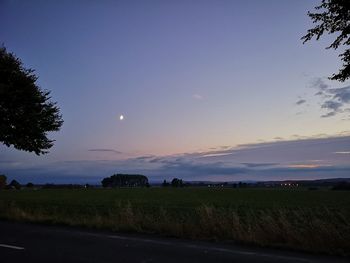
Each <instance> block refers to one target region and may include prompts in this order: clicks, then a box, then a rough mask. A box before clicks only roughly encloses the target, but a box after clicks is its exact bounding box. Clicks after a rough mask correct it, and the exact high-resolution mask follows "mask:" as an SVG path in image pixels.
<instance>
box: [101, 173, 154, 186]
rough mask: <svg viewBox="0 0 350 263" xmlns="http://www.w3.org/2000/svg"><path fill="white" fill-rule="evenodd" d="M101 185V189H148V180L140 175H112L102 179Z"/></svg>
mask: <svg viewBox="0 0 350 263" xmlns="http://www.w3.org/2000/svg"><path fill="white" fill-rule="evenodd" d="M101 183H102V186H103V187H136V186H146V187H149V183H148V178H147V177H146V176H144V175H140V174H114V175H112V176H110V177H106V178H104V179H103V180H102V181H101Z"/></svg>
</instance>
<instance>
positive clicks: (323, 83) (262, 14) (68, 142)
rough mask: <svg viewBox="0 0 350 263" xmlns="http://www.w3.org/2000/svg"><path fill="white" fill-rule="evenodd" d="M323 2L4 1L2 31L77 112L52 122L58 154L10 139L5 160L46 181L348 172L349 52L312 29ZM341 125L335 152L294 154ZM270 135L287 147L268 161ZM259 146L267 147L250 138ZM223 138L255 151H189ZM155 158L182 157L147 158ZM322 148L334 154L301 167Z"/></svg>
mask: <svg viewBox="0 0 350 263" xmlns="http://www.w3.org/2000/svg"><path fill="white" fill-rule="evenodd" d="M317 4H318V1H302V0H296V1H289V0H281V1H277V0H276V1H272V0H271V1H253V0H251V1H156V0H152V1H74V2H72V1H39V0H38V1H19V0H12V1H10V0H4V1H1V2H0V23H1V25H2V26H1V27H0V41H1V42H3V43H4V45H5V46H6V47H7V49H8V50H9V51H11V52H14V53H15V54H16V55H17V56H18V57H20V58H21V59H22V61H23V63H24V65H25V66H26V67H30V68H34V69H35V70H36V74H37V75H38V76H39V79H38V84H39V85H40V86H41V87H42V88H43V89H48V90H51V91H52V93H51V94H52V99H53V100H54V101H57V102H58V105H59V107H60V108H61V111H62V115H63V119H64V121H65V122H64V125H63V127H62V130H61V131H59V132H57V133H53V134H50V137H51V138H53V139H55V140H56V143H55V146H54V147H53V148H52V149H51V151H50V153H49V154H47V155H45V156H39V157H38V156H35V155H33V154H31V153H25V152H19V151H17V150H14V149H13V148H7V147H6V146H4V145H0V169H1V170H0V172H5V173H6V174H8V176H9V177H11V178H16V179H18V180H19V181H26V180H27V179H28V180H29V179H30V180H33V181H36V182H39V181H45V182H46V181H47V180H53V181H60V182H61V181H62V182H68V181H69V182H71V181H75V180H77V181H79V182H82V181H84V180H90V179H91V178H93V180H95V181H98V180H100V179H99V178H102V177H105V176H107V175H110V173H114V172H123V171H125V172H139V173H144V174H149V175H150V176H151V177H152V178H153V179H155V180H158V179H159V180H160V179H162V178H163V177H164V178H168V177H171V176H180V177H181V176H183V177H184V178H186V179H198V178H199V179H203V180H204V179H205V180H221V179H222V180H231V179H232V180H235V179H237V180H243V179H247V180H250V179H254V180H256V179H257V178H258V179H262V180H267V179H271V178H275V177H276V178H279V179H283V178H292V177H293V176H294V177H296V178H299V177H300V176H301V173H299V172H300V169H304V170H305V169H307V171H308V172H306V173H304V176H305V177H307V178H316V177H323V176H325V177H334V176H349V173H348V172H349V170H346V169H347V168H345V167H347V163H349V161H350V160H349V156H350V155H347V154H334V155H332V154H331V153H332V152H335V151H339V152H340V151H343V152H347V151H350V147H349V143H348V142H349V140H348V137H347V136H348V135H349V134H348V131H349V115H350V110H349V104H350V95H349V94H350V86H349V82H345V83H337V82H333V81H329V80H327V77H328V76H330V75H331V74H332V73H334V72H336V71H337V69H338V68H339V66H340V62H339V58H338V57H337V54H338V52H335V51H331V50H328V51H327V50H325V49H324V48H325V47H326V46H327V44H329V43H330V39H331V38H330V37H329V36H326V37H325V38H323V39H322V40H321V41H313V42H311V43H308V44H306V45H303V44H302V41H301V40H300V38H301V37H302V36H303V34H305V32H306V30H307V29H308V28H310V27H311V26H312V24H311V22H310V19H309V18H308V17H307V15H306V13H307V11H308V10H312V8H313V7H314V6H316V5H317ZM121 114H123V115H124V116H125V119H124V120H123V121H120V120H119V116H120V115H121ZM344 136H345V137H344ZM335 137H339V140H343V139H344V138H345V140H346V143H345V144H343V145H341V144H337V147H338V148H337V147H335V146H334V147H333V146H332V147H333V148H332V147H331V146H329V147H330V148H328V149H327V147H326V148H325V147H323V146H322V151H324V152H325V154H328V155H326V156H324V157H323V158H318V157H317V156H318V155H319V151H320V149H318V148H315V149H314V150H315V152H314V155H315V157H312V154H311V153H309V154H308V157H307V158H308V159H305V160H295V158H293V157H292V156H291V155H293V153H294V154H295V155H296V156H295V157H297V156H300V154H301V153H303V151H306V149H307V148H305V144H307V143H308V142H309V140H314V139H315V138H319V139H320V140H319V141H317V142H319V143H320V144H322V143H323V142H324V140H325V141H327V140H328V139H330V138H332V140H333V139H334V138H335ZM301 139H302V143H300V144H299V143H298V140H301ZM281 141H282V142H283V141H286V144H285V145H284V144H283V143H282V142H281ZM290 141H292V142H293V143H290ZM264 142H265V143H266V142H268V143H271V145H272V147H273V149H272V150H271V154H272V153H273V154H272V155H271V156H275V158H272V157H271V158H268V159H266V160H261V158H262V157H261V156H269V155H270V152H269V151H270V148H268V149H267V148H266V147H265V144H264ZM247 144H248V145H257V148H258V149H260V151H259V154H255V152H254V150H253V148H251V147H248V148H247V149H246V148H244V149H246V150H241V148H240V147H241V146H240V145H247ZM334 144H336V143H335V142H334ZM280 145H283V148H281V147H280ZM322 145H323V144H322ZM327 145H328V144H327ZM332 145H333V144H332ZM223 146H226V148H222V147H223ZM220 147H221V148H220ZM292 148H293V149H294V148H299V149H300V150H299V151H297V152H295V151H292V150H291V151H290V149H292ZM217 149H230V150H231V149H234V151H236V150H237V151H240V154H243V152H244V151H247V153H246V154H247V155H249V157H247V158H243V159H242V160H241V159H239V160H240V161H237V160H236V157H235V156H236V155H224V154H226V152H223V153H222V155H220V158H219V156H216V158H219V159H217V160H216V159H215V160H216V161H215V162H212V161H211V160H210V161H209V159H208V158H209V157H208V158H202V159H201V161H200V162H198V160H197V159H196V161H195V162H194V161H193V160H192V159H188V158H189V156H192V155H193V154H194V155H195V154H197V153H205V152H208V154H215V152H216V151H217ZM144 156H152V157H154V158H165V160H168V161H169V160H173V158H175V159H176V158H178V157H177V156H180V157H179V158H182V159H181V160H182V161H181V162H178V163H175V164H174V163H158V162H156V161H154V159H151V160H153V162H151V161H150V160H148V161H147V162H146V161H145V160H147V159H142V158H141V159H137V158H139V157H144ZM174 156H176V157H174ZM185 157H186V158H187V159H186V158H185ZM183 158H185V161H183ZM227 158H231V159H230V160H229V161H227V163H226V161H225V162H224V161H223V160H226V159H227ZM316 159H322V165H323V166H322V165H321V166H318V167H313V168H311V167H308V168H305V167H304V168H302V167H299V168H298V167H297V168H295V167H294V168H293V167H288V165H293V164H295V163H296V164H301V165H302V164H305V165H306V164H309V162H308V160H316ZM338 159H339V160H338ZM222 162H224V163H222ZM242 163H252V164H254V163H257V164H258V163H276V164H278V165H271V167H267V168H266V167H264V166H259V167H252V166H251V165H249V164H248V165H243V164H242ZM324 165H326V166H324ZM319 167H321V168H322V169H323V168H324V169H326V170H327V173H326V172H325V173H322V172H321V171H320V169H321V168H319ZM330 167H334V168H335V169H334V173H333V172H330V171H329V169H330ZM258 168H259V172H257V171H256V170H258ZM292 168H293V169H294V170H295V169H296V171H294V170H292ZM281 169H282V170H281ZM283 169H289V170H288V171H289V172H284V171H285V170H283ZM312 172H313V173H312ZM40 178H41V179H40ZM84 178H85V179H84ZM91 180H92V179H91Z"/></svg>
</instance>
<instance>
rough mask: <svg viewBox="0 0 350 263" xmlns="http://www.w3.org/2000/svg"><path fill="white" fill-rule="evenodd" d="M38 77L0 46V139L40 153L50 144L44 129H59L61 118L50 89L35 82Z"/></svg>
mask: <svg viewBox="0 0 350 263" xmlns="http://www.w3.org/2000/svg"><path fill="white" fill-rule="evenodd" d="M37 79H38V77H37V76H36V75H35V74H34V70H33V69H26V68H24V67H23V64H22V62H21V60H20V59H18V58H17V57H16V56H15V55H14V54H12V53H9V52H7V51H6V48H5V47H0V142H2V143H3V144H5V145H6V146H8V147H9V146H11V145H13V146H14V147H15V148H16V149H19V150H24V151H29V152H35V154H37V155H40V154H45V153H47V152H48V151H47V150H48V149H50V148H51V147H52V146H53V142H54V141H53V140H49V139H48V138H47V132H50V131H58V130H59V129H60V127H61V126H62V123H63V120H62V116H61V115H60V112H59V108H58V107H57V106H56V103H55V102H52V101H50V99H51V97H50V96H49V95H50V92H49V91H43V90H41V89H40V88H39V87H38V86H37V85H36V84H35V82H36V80H37Z"/></svg>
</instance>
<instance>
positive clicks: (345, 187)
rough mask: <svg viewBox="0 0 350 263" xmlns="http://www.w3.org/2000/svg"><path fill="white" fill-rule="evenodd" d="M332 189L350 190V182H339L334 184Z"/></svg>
mask: <svg viewBox="0 0 350 263" xmlns="http://www.w3.org/2000/svg"><path fill="white" fill-rule="evenodd" d="M332 190H350V183H348V182H339V183H338V184H336V185H335V186H333V188H332Z"/></svg>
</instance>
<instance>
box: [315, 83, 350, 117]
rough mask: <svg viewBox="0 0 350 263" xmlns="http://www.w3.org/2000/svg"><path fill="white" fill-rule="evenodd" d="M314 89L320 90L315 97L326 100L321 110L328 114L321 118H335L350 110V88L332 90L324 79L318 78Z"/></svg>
mask: <svg viewBox="0 0 350 263" xmlns="http://www.w3.org/2000/svg"><path fill="white" fill-rule="evenodd" d="M312 87H313V88H315V89H317V90H318V92H317V93H316V94H315V95H316V96H319V97H321V98H322V100H325V101H323V102H322V103H321V108H322V109H325V110H327V111H328V112H327V113H325V114H323V115H321V117H323V118H327V117H333V116H336V115H337V114H341V113H344V112H345V113H346V112H348V111H349V110H350V86H345V87H342V88H331V86H330V85H328V84H326V83H325V81H324V80H323V79H321V78H318V79H316V80H315V81H314V83H313V84H312Z"/></svg>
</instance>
